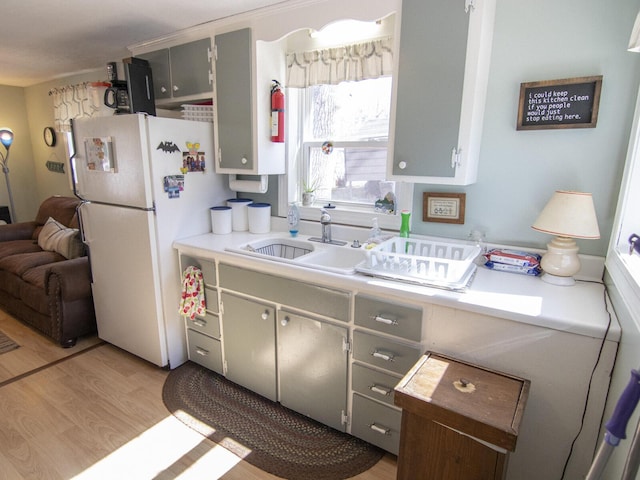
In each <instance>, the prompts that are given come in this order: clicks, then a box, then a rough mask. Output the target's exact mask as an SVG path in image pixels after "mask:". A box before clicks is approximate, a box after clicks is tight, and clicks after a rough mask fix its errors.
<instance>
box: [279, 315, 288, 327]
mask: <svg viewBox="0 0 640 480" xmlns="http://www.w3.org/2000/svg"><path fill="white" fill-rule="evenodd" d="M289 321H290V319H289V317H284V318H283V319H282V320H280V325H282V326H283V327H286V326H287V325H288V324H289Z"/></svg>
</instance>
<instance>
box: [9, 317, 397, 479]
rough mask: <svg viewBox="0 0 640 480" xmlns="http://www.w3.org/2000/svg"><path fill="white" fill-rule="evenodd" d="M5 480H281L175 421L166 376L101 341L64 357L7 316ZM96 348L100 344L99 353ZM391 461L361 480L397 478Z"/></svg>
mask: <svg viewBox="0 0 640 480" xmlns="http://www.w3.org/2000/svg"><path fill="white" fill-rule="evenodd" d="M0 330H2V331H3V332H4V333H6V334H7V335H9V336H10V337H11V338H13V339H14V340H15V341H16V342H18V343H19V344H20V345H21V347H20V348H18V349H17V350H14V351H12V352H8V353H5V354H2V355H0V479H1V480H4V479H7V480H19V479H72V478H75V479H83V480H84V479H91V480H94V479H116V478H117V479H135V480H138V479H158V480H164V479H174V478H181V479H183V478H192V479H224V480H264V479H276V478H277V477H274V476H273V475H270V474H267V473H265V472H262V471H261V470H258V469H257V468H255V467H253V466H252V465H250V464H249V463H247V462H244V461H242V460H241V459H239V458H238V457H236V456H235V455H233V454H231V453H230V452H229V451H227V450H225V449H224V448H222V447H220V446H218V445H217V444H215V443H214V442H211V441H210V440H208V439H206V438H205V437H202V436H201V435H199V434H198V433H196V432H195V431H193V430H192V429H190V428H188V427H186V426H185V425H184V424H182V423H181V422H179V421H178V420H176V419H175V418H174V417H173V416H172V415H171V414H169V412H168V411H167V409H166V407H165V406H164V404H163V403H162V397H161V392H162V385H163V383H164V380H165V378H166V376H167V374H168V372H167V371H165V370H162V369H159V368H157V367H156V366H154V365H151V364H149V363H148V362H145V361H143V360H141V359H139V358H137V357H135V356H133V355H130V354H128V353H126V352H124V351H122V350H120V349H118V348H116V347H113V346H112V345H109V344H103V343H101V342H100V341H99V340H98V339H97V338H95V337H94V338H89V339H83V340H82V342H79V343H78V345H77V346H76V347H74V348H73V349H62V348H59V347H58V346H57V345H55V344H54V343H53V342H49V341H48V340H47V339H46V338H44V337H41V336H40V335H38V334H37V333H35V332H34V331H32V330H31V329H29V328H27V327H25V326H23V325H22V324H21V323H19V322H17V321H16V320H14V319H13V318H11V317H10V316H8V315H6V314H4V313H3V312H1V311H0ZM96 345H97V346H96ZM395 477H396V460H395V457H394V456H391V455H386V456H385V457H383V458H382V460H381V461H380V462H379V463H378V464H377V465H375V466H374V467H373V468H371V469H370V470H369V471H367V472H364V473H363V474H361V475H358V476H357V477H355V478H356V479H358V480H393V479H395Z"/></svg>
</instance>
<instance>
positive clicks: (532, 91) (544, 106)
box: [516, 75, 602, 130]
mask: <svg viewBox="0 0 640 480" xmlns="http://www.w3.org/2000/svg"><path fill="white" fill-rule="evenodd" d="M601 88H602V75H598V76H593V77H578V78H564V79H562V80H545V81H541V82H528V83H521V84H520V102H519V104H518V119H517V127H516V128H517V129H518V130H541V129H551V128H595V126H596V123H597V121H598V106H599V104H600V90H601Z"/></svg>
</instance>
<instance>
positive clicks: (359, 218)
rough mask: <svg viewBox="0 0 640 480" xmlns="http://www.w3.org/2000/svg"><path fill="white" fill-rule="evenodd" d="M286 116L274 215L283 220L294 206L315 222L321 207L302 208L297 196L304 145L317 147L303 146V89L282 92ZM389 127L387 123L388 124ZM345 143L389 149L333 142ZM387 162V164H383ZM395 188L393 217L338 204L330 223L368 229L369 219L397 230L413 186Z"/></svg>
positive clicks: (374, 143) (378, 142)
mask: <svg viewBox="0 0 640 480" xmlns="http://www.w3.org/2000/svg"><path fill="white" fill-rule="evenodd" d="M286 99H287V100H286V101H287V105H286V111H287V112H288V113H289V115H288V116H287V119H286V122H287V132H286V136H287V138H288V140H287V169H286V174H285V175H281V176H280V179H279V183H278V187H279V188H278V192H279V194H278V211H279V214H280V216H286V212H287V209H288V205H289V204H290V203H292V202H298V210H299V212H300V218H301V219H302V220H312V221H319V219H320V213H321V211H322V208H323V206H322V205H315V204H314V205H313V206H302V205H301V198H300V197H301V192H302V180H303V178H304V176H303V175H304V171H305V168H306V166H305V156H306V153H305V148H306V146H307V145H321V142H318V141H308V142H304V130H305V127H306V125H305V124H304V121H302V119H304V112H305V109H306V108H308V106H307V104H306V102H307V95H306V94H305V89H302V88H287V89H286ZM390 124H391V122H390ZM390 126H391V125H390ZM347 143H351V144H358V145H360V146H368V147H373V146H382V145H383V144H384V145H386V146H387V149H388V148H389V145H388V140H387V141H381V140H371V141H359V142H339V141H336V142H334V144H335V145H338V146H344V145H345V144H347ZM387 161H388V160H387ZM394 181H395V184H396V192H395V194H396V211H395V213H394V214H385V213H380V212H376V211H375V210H374V207H373V205H370V206H363V205H357V204H342V203H340V205H339V206H338V207H337V208H335V209H334V210H332V211H331V217H332V221H333V222H334V223H338V224H345V225H353V226H360V227H370V226H371V223H372V222H371V220H372V218H374V217H376V218H378V225H379V226H380V228H383V229H390V230H399V229H400V211H401V210H403V209H410V208H411V204H412V202H413V184H412V183H408V182H401V181H397V180H394ZM332 203H333V202H332ZM336 204H338V202H336Z"/></svg>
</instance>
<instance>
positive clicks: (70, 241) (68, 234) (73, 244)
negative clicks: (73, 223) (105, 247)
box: [38, 217, 84, 259]
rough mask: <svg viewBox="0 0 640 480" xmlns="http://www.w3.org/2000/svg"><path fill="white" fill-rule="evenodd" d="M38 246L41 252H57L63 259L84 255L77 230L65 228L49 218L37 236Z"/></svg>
mask: <svg viewBox="0 0 640 480" xmlns="http://www.w3.org/2000/svg"><path fill="white" fill-rule="evenodd" d="M38 245H39V246H40V248H42V249H43V250H47V251H50V252H58V253H59V254H60V255H62V256H63V257H64V258H67V259H72V258H78V257H81V256H82V255H83V254H84V245H83V244H82V240H80V231H79V230H78V229H77V228H67V227H65V226H64V225H62V224H61V223H60V222H57V221H55V220H54V219H53V218H51V217H49V219H48V220H47V222H46V223H45V224H44V227H42V230H41V231H40V234H39V235H38Z"/></svg>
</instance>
